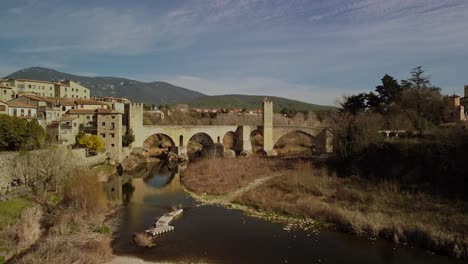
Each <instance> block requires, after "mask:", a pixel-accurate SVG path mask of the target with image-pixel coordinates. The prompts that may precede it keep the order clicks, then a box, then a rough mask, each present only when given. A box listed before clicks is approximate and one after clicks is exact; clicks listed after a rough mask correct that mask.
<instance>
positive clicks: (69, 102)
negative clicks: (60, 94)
mask: <svg viewBox="0 0 468 264" xmlns="http://www.w3.org/2000/svg"><path fill="white" fill-rule="evenodd" d="M57 101H58V102H59V104H61V105H65V106H76V104H75V101H74V100H70V99H63V98H61V99H59V100H57Z"/></svg>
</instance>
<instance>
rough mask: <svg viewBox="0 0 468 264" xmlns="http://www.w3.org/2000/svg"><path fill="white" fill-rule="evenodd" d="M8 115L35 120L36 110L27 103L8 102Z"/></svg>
mask: <svg viewBox="0 0 468 264" xmlns="http://www.w3.org/2000/svg"><path fill="white" fill-rule="evenodd" d="M8 114H9V115H10V116H16V117H23V118H27V119H37V108H36V106H34V105H31V104H28V103H21V102H8Z"/></svg>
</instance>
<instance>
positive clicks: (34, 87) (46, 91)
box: [0, 79, 91, 100]
mask: <svg viewBox="0 0 468 264" xmlns="http://www.w3.org/2000/svg"><path fill="white" fill-rule="evenodd" d="M0 87H1V88H0V93H1V95H0V98H2V99H3V100H6V99H11V98H14V97H16V96H17V95H18V94H36V95H39V96H45V97H61V98H76V99H79V98H82V99H90V98H91V92H90V90H89V89H88V88H86V87H84V86H82V85H81V84H79V83H76V82H73V81H70V80H65V81H60V82H50V81H39V80H28V79H2V80H0Z"/></svg>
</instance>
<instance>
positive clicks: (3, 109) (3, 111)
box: [0, 100, 8, 115]
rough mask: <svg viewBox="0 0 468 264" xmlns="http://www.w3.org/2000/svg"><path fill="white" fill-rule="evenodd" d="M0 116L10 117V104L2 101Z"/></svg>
mask: <svg viewBox="0 0 468 264" xmlns="http://www.w3.org/2000/svg"><path fill="white" fill-rule="evenodd" d="M0 114H5V115H8V103H7V102H5V101H2V100H0Z"/></svg>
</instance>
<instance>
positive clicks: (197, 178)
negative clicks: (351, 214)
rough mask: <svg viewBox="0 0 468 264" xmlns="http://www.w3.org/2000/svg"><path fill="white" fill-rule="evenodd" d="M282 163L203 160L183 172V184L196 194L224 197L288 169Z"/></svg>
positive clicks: (257, 160) (248, 160)
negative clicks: (259, 179) (266, 176)
mask: <svg viewBox="0 0 468 264" xmlns="http://www.w3.org/2000/svg"><path fill="white" fill-rule="evenodd" d="M285 166H286V164H285V163H283V162H278V161H273V160H267V159H261V158H237V159H216V158H214V159H204V160H201V161H199V162H196V163H191V164H189V165H188V166H187V169H186V170H185V171H183V177H184V184H185V185H186V186H187V188H188V189H190V190H191V191H193V192H195V193H198V194H200V193H205V192H206V193H210V194H225V193H229V192H232V191H234V190H236V189H238V188H241V187H244V186H246V185H247V184H249V183H250V182H252V181H253V180H255V179H257V178H260V177H265V175H271V174H273V173H276V172H278V171H280V170H284V169H285Z"/></svg>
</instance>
